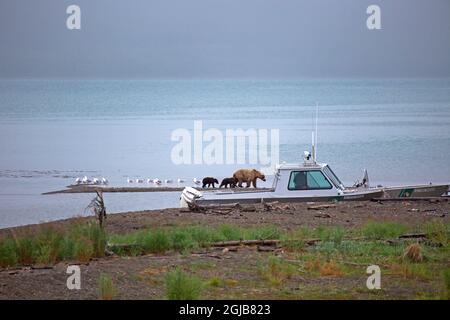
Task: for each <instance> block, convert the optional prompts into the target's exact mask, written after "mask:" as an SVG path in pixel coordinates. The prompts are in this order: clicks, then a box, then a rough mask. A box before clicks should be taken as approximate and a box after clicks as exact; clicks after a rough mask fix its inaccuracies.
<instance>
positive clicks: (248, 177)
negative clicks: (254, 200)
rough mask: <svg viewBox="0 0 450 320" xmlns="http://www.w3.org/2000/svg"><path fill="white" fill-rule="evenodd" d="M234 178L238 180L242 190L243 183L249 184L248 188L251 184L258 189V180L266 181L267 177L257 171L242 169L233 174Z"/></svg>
mask: <svg viewBox="0 0 450 320" xmlns="http://www.w3.org/2000/svg"><path fill="white" fill-rule="evenodd" d="M233 178H235V179H237V181H238V186H239V187H241V188H242V182H245V183H247V186H246V188H249V187H250V184H253V187H255V188H256V179H258V178H259V179H261V180H262V181H266V176H265V175H263V174H262V173H261V172H259V171H258V170H256V169H240V170H238V171H236V172H235V173H234V174H233Z"/></svg>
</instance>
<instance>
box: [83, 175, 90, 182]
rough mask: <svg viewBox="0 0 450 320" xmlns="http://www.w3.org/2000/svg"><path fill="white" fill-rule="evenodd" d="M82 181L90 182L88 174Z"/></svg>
mask: <svg viewBox="0 0 450 320" xmlns="http://www.w3.org/2000/svg"><path fill="white" fill-rule="evenodd" d="M81 182H82V183H89V182H91V180H89V179H88V177H87V176H84V177H83V180H81Z"/></svg>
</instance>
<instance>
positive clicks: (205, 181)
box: [202, 177, 219, 188]
mask: <svg viewBox="0 0 450 320" xmlns="http://www.w3.org/2000/svg"><path fill="white" fill-rule="evenodd" d="M202 182H203V186H202V188H204V187H206V186H208V188H209V187H211V185H212V187H213V188H215V187H216V186H215V185H214V184H215V183H217V184H218V183H219V180H217V179H216V178H213V177H206V178H203V181H202Z"/></svg>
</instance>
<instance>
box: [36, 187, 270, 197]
mask: <svg viewBox="0 0 450 320" xmlns="http://www.w3.org/2000/svg"><path fill="white" fill-rule="evenodd" d="M185 187H188V186H183V187H105V186H98V185H69V186H67V188H66V189H61V190H56V191H48V192H44V193H42V195H52V194H63V193H95V191H96V190H101V191H102V192H104V193H106V192H110V193H114V192H121V193H126V192H181V191H183V189H184V188H185ZM191 187H192V186H191ZM192 188H194V189H196V190H199V191H213V190H234V189H229V188H227V189H225V188H200V187H192ZM270 189H271V188H257V189H254V188H249V189H247V190H246V189H245V188H238V190H239V191H240V192H245V191H249V192H250V191H252V192H254V191H255V190H257V191H264V190H270Z"/></svg>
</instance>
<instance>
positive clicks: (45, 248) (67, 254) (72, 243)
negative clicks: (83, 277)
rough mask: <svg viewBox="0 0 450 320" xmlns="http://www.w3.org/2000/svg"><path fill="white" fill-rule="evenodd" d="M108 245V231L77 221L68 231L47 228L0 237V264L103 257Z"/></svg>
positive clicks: (85, 259) (7, 265)
mask: <svg viewBox="0 0 450 320" xmlns="http://www.w3.org/2000/svg"><path fill="white" fill-rule="evenodd" d="M105 245H106V233H105V231H104V230H103V229H101V228H100V227H99V226H98V225H96V224H87V225H75V226H73V227H72V228H70V229H69V230H68V231H66V232H62V231H58V230H55V229H53V228H45V229H43V230H41V231H40V232H38V233H37V234H35V235H28V236H19V237H16V236H11V237H7V238H4V239H1V240H0V267H14V266H17V265H32V264H44V265H49V264H54V263H56V262H58V261H62V260H73V259H75V260H78V261H89V260H90V259H92V258H94V257H102V256H103V255H104V252H105Z"/></svg>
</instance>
